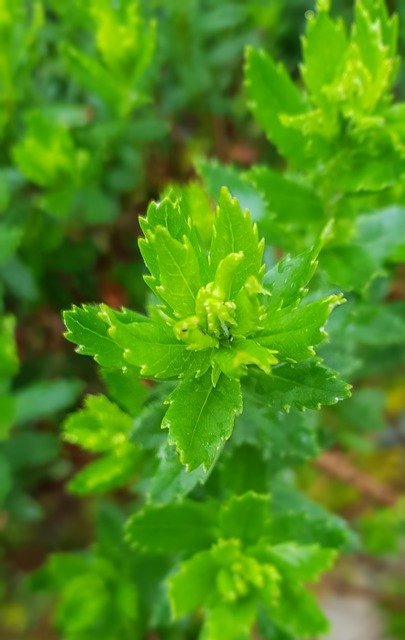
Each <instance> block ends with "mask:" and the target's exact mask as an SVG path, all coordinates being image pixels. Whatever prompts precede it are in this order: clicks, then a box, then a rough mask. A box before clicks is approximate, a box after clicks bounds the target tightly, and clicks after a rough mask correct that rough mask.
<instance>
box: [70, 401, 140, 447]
mask: <svg viewBox="0 0 405 640" xmlns="http://www.w3.org/2000/svg"><path fill="white" fill-rule="evenodd" d="M132 426H133V420H132V418H131V417H130V416H129V415H128V414H126V413H124V412H123V411H121V409H119V408H118V407H117V405H115V404H114V403H113V402H111V401H110V400H108V398H106V397H105V396H102V395H99V396H87V398H86V400H85V408H84V409H82V410H81V411H77V412H76V413H73V414H72V415H70V416H69V417H68V418H67V419H66V420H65V422H64V425H63V430H64V433H63V437H64V439H65V440H66V441H67V442H70V443H71V444H76V445H80V446H81V447H82V448H83V449H86V450H87V451H92V452H94V453H103V452H105V451H110V450H114V449H117V448H119V447H120V446H122V445H123V444H124V446H125V444H126V443H127V437H128V434H129V431H130V430H131V429H132Z"/></svg>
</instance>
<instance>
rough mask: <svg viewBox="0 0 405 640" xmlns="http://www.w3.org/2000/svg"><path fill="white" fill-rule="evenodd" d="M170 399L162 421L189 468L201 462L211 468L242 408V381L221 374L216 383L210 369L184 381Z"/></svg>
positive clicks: (170, 440)
mask: <svg viewBox="0 0 405 640" xmlns="http://www.w3.org/2000/svg"><path fill="white" fill-rule="evenodd" d="M190 398H192V399H193V401H192V402H190ZM169 403H170V406H169V409H168V410H167V412H166V415H165V417H164V419H163V422H162V427H163V428H165V429H168V430H169V442H170V443H171V444H174V445H175V446H176V449H177V451H178V452H179V454H180V460H181V462H182V463H183V464H185V465H187V468H188V469H189V470H190V471H191V470H192V469H196V468H197V467H199V466H200V464H203V465H204V467H205V468H206V469H208V468H209V467H210V466H211V465H212V463H213V462H214V460H215V457H216V455H217V453H218V451H219V450H220V448H221V446H222V444H223V442H224V441H225V440H227V439H228V438H229V437H230V436H231V433H232V429H233V425H234V421H235V416H236V415H238V414H239V413H240V412H241V410H242V396H241V390H240V383H239V382H238V381H237V380H229V379H228V378H226V376H224V375H221V376H220V378H219V380H218V382H217V384H216V386H215V387H213V386H212V381H211V374H210V372H207V373H205V374H204V376H202V377H201V378H199V379H198V380H184V381H183V382H181V383H180V385H179V386H178V387H177V388H176V389H175V391H174V392H173V393H172V395H171V396H169Z"/></svg>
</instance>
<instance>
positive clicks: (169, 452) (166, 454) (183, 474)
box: [145, 443, 208, 504]
mask: <svg viewBox="0 0 405 640" xmlns="http://www.w3.org/2000/svg"><path fill="white" fill-rule="evenodd" d="M158 457H159V462H158V465H157V467H156V469H154V471H153V474H152V476H151V477H150V478H147V479H146V480H145V484H146V494H147V496H148V498H149V500H150V501H152V502H158V503H159V504H166V503H167V502H173V501H174V500H179V499H180V498H184V497H185V496H187V495H188V494H189V493H190V492H191V491H192V490H193V489H194V488H195V487H196V486H197V485H198V484H203V483H204V482H205V480H206V479H207V475H208V474H207V472H206V471H205V470H204V468H203V467H202V466H200V467H197V469H194V470H193V471H186V469H185V467H184V466H183V465H182V464H181V462H180V460H179V456H178V455H177V453H176V451H175V449H174V447H170V446H168V445H167V443H165V444H164V445H163V446H162V447H161V448H160V449H159V452H158Z"/></svg>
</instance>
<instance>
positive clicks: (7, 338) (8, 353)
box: [0, 316, 18, 388]
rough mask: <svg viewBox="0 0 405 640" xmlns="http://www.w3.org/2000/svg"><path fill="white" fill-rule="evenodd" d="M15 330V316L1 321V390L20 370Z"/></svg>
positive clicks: (5, 317)
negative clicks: (4, 383) (5, 382)
mask: <svg viewBox="0 0 405 640" xmlns="http://www.w3.org/2000/svg"><path fill="white" fill-rule="evenodd" d="M14 330H15V319H14V318H13V316H3V317H2V318H1V319H0V388H1V385H2V384H3V380H4V381H7V382H8V379H9V378H11V377H12V376H13V375H14V374H15V373H16V372H17V370H18V356H17V348H16V343H15V338H14Z"/></svg>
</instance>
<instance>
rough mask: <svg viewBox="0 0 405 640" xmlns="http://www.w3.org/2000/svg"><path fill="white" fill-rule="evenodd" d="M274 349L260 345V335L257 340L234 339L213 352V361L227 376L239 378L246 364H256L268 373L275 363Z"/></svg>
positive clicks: (245, 368)
mask: <svg viewBox="0 0 405 640" xmlns="http://www.w3.org/2000/svg"><path fill="white" fill-rule="evenodd" d="M274 354H275V350H274V349H268V348H267V345H266V344H263V345H262V341H261V339H260V336H259V338H258V339H257V340H250V339H247V340H245V339H243V338H240V339H236V340H234V341H233V342H231V343H230V344H229V346H221V347H220V349H218V351H214V352H213V356H212V359H213V362H215V363H216V364H217V365H218V367H219V368H220V369H221V371H222V372H223V373H224V374H225V375H226V376H228V377H229V378H234V379H239V378H240V377H241V376H242V375H245V374H246V373H247V366H248V365H256V367H258V368H259V369H261V370H262V371H263V372H264V373H267V374H269V373H270V371H271V367H272V365H274V364H277V362H278V359H277V357H276V356H275V355H274Z"/></svg>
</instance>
